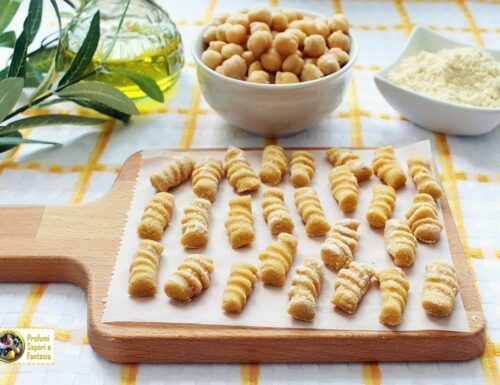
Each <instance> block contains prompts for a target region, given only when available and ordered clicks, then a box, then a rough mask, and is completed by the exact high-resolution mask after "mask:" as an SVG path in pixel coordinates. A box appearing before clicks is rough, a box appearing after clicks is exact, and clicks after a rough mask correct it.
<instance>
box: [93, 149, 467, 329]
mask: <svg viewBox="0 0 500 385" xmlns="http://www.w3.org/2000/svg"><path fill="white" fill-rule="evenodd" d="M312 152H313V153H314V155H315V157H316V174H315V175H314V178H313V183H312V186H313V187H314V188H315V189H316V190H317V191H318V194H319V196H320V200H321V204H322V206H323V209H324V211H325V213H326V216H327V218H328V220H329V221H330V223H331V224H332V225H333V223H335V222H336V221H337V220H338V219H340V218H343V217H344V214H343V213H342V211H341V210H340V209H339V208H338V205H337V202H336V201H335V200H334V199H333V197H332V196H331V193H330V190H329V185H328V180H327V173H328V171H329V170H330V169H331V167H332V166H331V165H330V164H329V163H328V161H327V159H326V157H325V154H324V152H323V151H312ZM356 152H357V153H358V154H359V155H360V156H361V157H362V158H363V159H364V160H365V161H366V162H368V163H371V159H372V157H373V150H359V151H356ZM186 153H189V154H190V155H192V156H193V157H194V158H195V159H196V160H200V159H202V158H203V157H205V156H206V155H208V154H210V155H213V156H216V157H218V158H219V159H223V157H224V151H209V152H203V151H186ZM176 154H178V152H176ZM247 154H248V157H249V160H250V163H251V165H252V167H253V168H254V170H256V171H257V172H258V170H259V167H260V161H261V156H262V152H261V151H260V150H255V151H247ZM171 155H173V152H172V151H168V150H147V151H144V153H143V157H142V164H141V170H140V173H139V176H138V179H137V186H136V191H135V195H134V197H133V200H132V204H131V207H130V211H129V215H128V221H127V223H126V226H125V229H124V234H123V241H122V245H121V248H120V250H119V254H118V256H117V258H116V265H115V268H114V273H113V276H112V280H111V284H110V287H109V292H108V297H107V300H106V305H105V310H104V315H103V322H108V323H110V322H117V321H120V322H124V321H134V322H137V321H140V322H156V323H158V322H161V323H190V324H214V325H239V326H257V327H280V328H283V327H284V328H304V327H305V328H316V329H343V330H387V329H388V327H386V326H384V325H382V324H380V323H379V321H378V314H379V310H380V292H379V290H378V285H377V284H376V283H374V284H372V286H371V288H370V290H369V291H368V293H367V294H366V296H365V298H364V299H363V300H362V302H361V304H360V305H359V307H358V310H357V312H356V313H355V314H353V315H346V314H344V313H343V312H341V311H339V310H335V309H334V308H333V305H332V304H331V303H330V298H331V296H332V294H333V284H334V282H335V280H336V278H337V274H336V273H335V272H333V271H332V270H329V269H326V273H325V281H324V283H323V286H322V290H321V295H320V298H319V301H318V305H317V310H316V317H315V319H314V321H313V322H311V323H309V322H302V321H296V320H293V319H292V318H291V317H290V316H289V315H288V313H287V311H286V308H287V304H288V296H287V293H288V290H289V288H290V283H291V280H292V277H293V276H294V274H295V271H294V270H295V267H296V266H298V265H299V264H300V263H301V261H302V260H303V258H305V257H316V258H320V257H319V249H320V246H321V244H322V242H323V241H324V239H325V238H324V237H319V238H309V237H307V236H306V234H305V228H304V225H303V223H302V220H301V218H300V216H299V214H298V212H297V210H296V208H295V205H294V203H293V192H294V188H293V186H292V184H291V183H290V180H289V175H287V176H286V177H285V178H284V180H283V181H282V183H281V184H280V185H279V187H281V188H282V189H283V190H284V192H285V202H286V205H287V206H288V208H289V210H290V212H291V214H292V217H293V219H294V223H295V230H294V234H295V235H296V236H297V237H298V238H299V244H298V249H297V254H296V256H295V260H294V264H293V266H292V268H291V269H290V271H289V272H288V276H287V283H286V284H285V286H284V287H282V288H276V287H268V286H265V285H263V284H262V282H260V281H258V282H257V284H256V286H255V288H254V290H253V293H252V294H251V295H250V297H249V299H248V303H247V305H246V307H245V308H244V310H243V312H242V313H241V314H240V315H227V314H225V313H224V312H223V311H222V310H221V301H222V293H223V290H224V286H225V283H226V280H227V277H228V274H229V270H230V267H231V265H232V264H233V263H234V262H236V261H248V262H252V263H254V264H255V265H256V266H259V260H258V255H259V253H260V252H261V251H262V250H264V249H265V247H266V246H267V245H268V244H269V243H271V242H273V240H274V239H273V237H272V236H271V234H270V232H269V230H268V228H267V225H266V223H265V222H264V219H263V217H262V208H261V197H262V192H263V190H264V189H266V188H268V186H267V185H264V184H263V185H262V186H261V189H260V190H259V191H258V192H257V193H254V194H253V201H252V210H253V216H254V220H255V222H254V229H255V232H256V239H255V241H254V242H253V243H252V245H251V246H250V247H246V248H243V249H240V250H233V249H232V248H231V247H230V246H229V243H228V239H227V236H226V233H225V228H224V221H225V220H226V217H227V212H228V200H229V199H230V198H231V197H234V196H236V193H235V192H234V191H233V188H232V187H231V186H230V185H229V183H228V182H227V180H223V182H222V183H221V185H220V188H219V193H218V196H217V200H216V201H215V202H214V204H213V206H212V214H211V221H210V240H209V244H208V246H207V247H206V248H203V249H198V250H185V249H184V248H183V247H182V246H181V244H180V236H181V225H180V221H181V219H182V216H183V208H184V207H186V206H187V205H188V204H189V203H190V202H191V201H192V199H193V198H195V195H194V193H193V192H192V190H191V183H190V181H188V182H186V183H184V184H183V185H181V186H179V187H177V188H175V189H172V190H171V191H170V192H171V193H173V194H174V195H175V197H176V203H175V204H176V206H175V210H174V214H173V217H172V221H171V223H170V225H169V226H168V227H167V229H166V231H165V234H164V237H163V239H162V242H163V244H164V245H165V251H164V253H163V256H162V260H161V264H160V270H159V272H158V293H157V295H156V297H154V298H147V299H136V298H132V297H129V295H128V294H127V286H128V277H129V272H128V270H129V264H130V261H131V257H132V255H133V254H134V252H135V251H136V249H137V246H138V244H139V241H140V239H139V237H138V236H137V233H136V228H137V225H138V224H139V222H140V218H141V215H142V213H143V209H144V206H145V205H146V204H147V202H148V201H149V200H150V199H151V198H152V197H153V195H154V192H155V191H154V189H153V187H152V186H151V184H150V182H149V175H150V174H151V173H152V172H154V171H155V170H156V169H158V168H159V167H161V166H162V165H163V164H164V162H165V161H166V160H167V159H168V157H169V156H171ZM287 155H288V156H290V155H291V151H288V152H287ZM396 155H397V158H398V161H399V162H400V163H401V164H402V165H403V168H404V169H405V170H406V169H407V168H406V160H407V158H408V157H410V156H412V155H426V156H429V157H431V150H430V145H429V142H420V143H415V144H413V145H410V146H407V147H403V148H400V149H397V150H396ZM375 183H379V180H378V179H377V178H376V177H375V176H373V177H372V178H371V180H370V181H367V182H363V183H361V185H360V199H359V203H358V206H357V209H356V211H355V212H354V214H351V217H355V218H358V219H360V220H361V226H360V228H359V232H360V235H361V240H360V242H359V248H358V250H357V252H356V253H355V260H356V261H359V262H366V263H372V264H374V265H375V267H376V268H377V269H380V268H382V267H388V266H393V262H392V259H391V258H390V257H389V256H388V254H387V253H386V251H385V248H384V241H383V231H382V230H375V229H372V228H371V227H370V226H369V225H368V223H367V222H366V220H365V213H366V208H367V207H368V204H369V202H370V200H371V195H372V192H371V190H372V189H371V187H372V185H373V184H375ZM414 193H415V186H414V184H413V181H412V179H411V177H409V175H408V181H407V184H406V187H405V188H403V189H400V190H398V192H397V202H396V209H395V212H394V213H393V217H394V218H404V212H405V211H406V210H407V208H408V207H409V205H410V202H411V198H412V196H413V194H414ZM439 213H440V217H441V218H440V219H441V221H442V220H443V219H442V212H441V209H440V210H439ZM189 253H200V254H204V255H207V256H210V257H212V258H213V259H214V260H215V271H214V273H213V274H212V277H211V278H212V285H211V286H210V288H209V289H208V290H206V291H204V292H203V293H202V294H201V295H200V296H198V297H197V298H195V299H193V301H192V302H190V303H187V304H184V303H179V302H176V301H173V300H171V299H169V298H168V297H167V296H166V295H165V294H164V292H163V284H164V282H165V280H166V279H167V278H168V277H170V275H171V274H172V273H173V272H174V271H175V269H176V267H177V266H178V265H179V264H180V263H181V262H182V260H183V259H184V258H185V257H186V255H187V254H189ZM433 259H444V260H448V261H450V262H451V255H450V249H449V245H448V239H447V236H446V232H444V231H443V232H442V234H441V239H440V240H439V242H438V243H437V244H435V245H425V244H422V243H420V242H419V244H418V247H417V258H416V262H415V264H414V266H413V267H411V268H405V269H404V270H405V273H406V275H407V278H408V280H409V281H410V285H411V288H410V293H409V300H408V306H407V308H406V311H405V313H404V320H403V322H402V323H401V325H399V326H398V327H395V328H392V329H396V330H453V331H468V330H469V325H468V322H467V318H466V313H465V309H464V306H463V303H462V299H461V298H460V295H459V296H458V297H457V301H456V305H455V310H454V311H453V313H452V315H451V316H450V317H448V318H437V317H432V316H428V315H427V314H426V313H425V311H424V310H423V309H422V307H421V304H420V301H421V292H422V284H423V280H424V267H425V264H426V262H428V261H430V260H433Z"/></svg>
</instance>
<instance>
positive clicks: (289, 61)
mask: <svg viewBox="0 0 500 385" xmlns="http://www.w3.org/2000/svg"><path fill="white" fill-rule="evenodd" d="M299 52H300V51H299ZM303 67H304V60H303V59H302V58H301V57H300V56H299V55H297V54H296V53H293V54H291V55H288V56H287V57H286V58H285V60H283V64H282V65H281V69H282V70H283V71H285V72H292V73H294V74H295V75H300V72H301V71H302V68H303Z"/></svg>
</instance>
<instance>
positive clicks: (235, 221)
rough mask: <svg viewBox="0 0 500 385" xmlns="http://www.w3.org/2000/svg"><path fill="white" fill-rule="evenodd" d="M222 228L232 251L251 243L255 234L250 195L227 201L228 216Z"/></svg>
mask: <svg viewBox="0 0 500 385" xmlns="http://www.w3.org/2000/svg"><path fill="white" fill-rule="evenodd" d="M224 226H225V227H226V234H227V236H228V237H229V243H230V244H231V247H232V248H233V249H238V248H240V247H243V246H247V245H249V244H250V243H252V241H253V240H254V238H255V233H254V230H253V216H252V197H251V196H250V195H244V196H241V197H237V198H232V199H230V200H229V214H228V218H227V219H226V222H224Z"/></svg>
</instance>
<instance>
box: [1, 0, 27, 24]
mask: <svg viewBox="0 0 500 385" xmlns="http://www.w3.org/2000/svg"><path fill="white" fill-rule="evenodd" d="M21 1H22V0H5V1H2V12H1V13H0V32H2V31H4V30H5V28H7V26H8V25H9V24H10V22H11V20H12V18H13V17H14V15H15V14H16V12H17V9H18V8H19V6H20V5H21Z"/></svg>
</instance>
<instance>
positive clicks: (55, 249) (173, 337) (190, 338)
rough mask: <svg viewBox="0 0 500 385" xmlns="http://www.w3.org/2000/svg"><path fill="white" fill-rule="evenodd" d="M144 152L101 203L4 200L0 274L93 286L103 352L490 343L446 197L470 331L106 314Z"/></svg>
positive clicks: (380, 354) (324, 357)
mask: <svg viewBox="0 0 500 385" xmlns="http://www.w3.org/2000/svg"><path fill="white" fill-rule="evenodd" d="M179 151H182V150H179ZM190 151H208V150H202V149H198V150H190ZM140 159H141V156H140V153H136V154H134V155H132V156H131V157H130V158H128V160H127V161H126V162H125V164H124V165H123V168H122V171H121V172H120V174H119V175H118V177H117V179H116V181H115V183H114V185H113V187H112V188H111V190H110V191H109V192H108V193H107V194H106V195H105V196H104V197H102V198H101V199H98V200H97V201H94V202H92V203H89V204H85V205H54V206H40V205H33V206H0V266H1V267H0V281H10V282H14V281H16V282H17V281H32V282H42V281H44V282H71V283H75V284H77V285H79V286H81V287H82V288H84V289H85V290H86V291H87V299H88V336H89V342H90V344H91V345H92V347H93V348H94V350H95V351H96V352H97V353H98V354H99V355H101V356H102V357H104V358H106V359H108V360H111V361H116V362H338V361H427V360H432V361H438V360H467V359H472V358H474V357H477V356H478V355H479V354H480V353H481V352H482V351H483V349H484V344H485V321H484V316H483V313H482V309H481V304H480V300H479V296H478V294H477V291H476V289H475V286H474V282H473V279H472V277H471V275H470V273H469V270H468V267H467V262H466V259H465V255H464V252H463V249H462V246H461V244H460V240H459V235H458V232H457V230H456V228H455V225H454V223H453V219H452V216H451V212H450V207H449V205H448V203H447V201H446V200H444V199H443V200H442V207H443V214H444V220H445V227H446V231H447V233H448V239H449V243H450V247H451V250H452V256H453V262H454V265H455V267H456V269H457V274H458V278H459V281H460V293H461V296H462V300H463V303H464V306H465V310H466V312H467V317H468V321H469V325H470V331H469V332H452V331H429V330H427V331H412V332H408V331H391V330H388V331H359V330H317V329H263V328H252V327H234V326H215V325H183V324H169V325H165V324H153V323H148V324H139V323H126V324H125V323H113V324H105V323H102V314H103V308H104V303H103V300H104V298H105V296H106V294H107V290H108V286H109V283H110V280H111V275H112V270H113V266H114V263H115V258H116V256H117V254H118V249H119V245H120V238H121V236H122V230H123V226H124V224H125V221H126V214H127V210H128V208H129V204H130V201H131V199H132V193H133V187H134V181H135V178H136V176H137V174H138V171H139V166H140Z"/></svg>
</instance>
